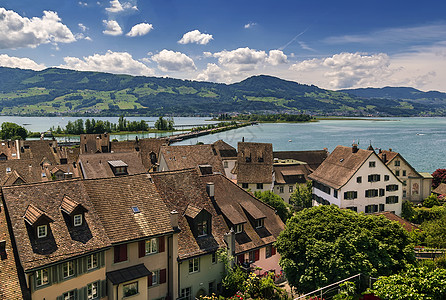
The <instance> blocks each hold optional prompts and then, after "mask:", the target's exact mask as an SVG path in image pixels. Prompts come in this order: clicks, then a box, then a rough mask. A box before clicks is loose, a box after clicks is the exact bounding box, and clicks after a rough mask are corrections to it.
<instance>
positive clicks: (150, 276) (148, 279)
mask: <svg viewBox="0 0 446 300" xmlns="http://www.w3.org/2000/svg"><path fill="white" fill-rule="evenodd" d="M147 286H152V273H150V274H149V276H147Z"/></svg>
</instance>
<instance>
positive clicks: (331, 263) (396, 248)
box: [276, 205, 415, 293]
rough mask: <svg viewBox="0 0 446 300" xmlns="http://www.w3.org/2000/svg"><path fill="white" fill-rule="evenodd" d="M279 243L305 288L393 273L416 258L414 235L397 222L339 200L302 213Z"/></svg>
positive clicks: (292, 275)
mask: <svg viewBox="0 0 446 300" xmlns="http://www.w3.org/2000/svg"><path fill="white" fill-rule="evenodd" d="M276 247H277V250H278V252H279V253H280V255H281V259H280V265H281V266H282V268H283V269H284V271H285V273H286V274H287V278H288V281H289V282H290V284H291V285H293V286H294V287H295V288H296V289H297V291H298V292H299V293H306V292H310V291H313V290H316V289H318V288H320V287H323V286H326V285H328V284H330V283H333V282H336V281H339V280H341V279H344V278H347V277H349V276H352V275H355V274H358V273H362V274H368V275H371V276H379V275H390V274H393V273H395V272H398V271H400V270H404V269H405V268H406V267H407V266H408V265H409V264H410V263H413V262H414V260H415V258H414V253H413V248H411V245H410V238H409V235H408V233H407V232H406V231H405V230H404V229H403V228H402V227H401V225H399V224H398V223H397V222H392V221H389V220H388V219H386V218H385V217H384V216H375V215H364V214H358V213H356V212H353V211H350V210H341V209H339V208H338V207H337V206H334V205H323V206H317V207H312V208H306V209H304V210H302V211H300V212H298V213H296V214H295V215H294V216H293V217H292V218H291V219H289V220H288V222H287V226H286V228H285V230H284V231H282V232H281V234H280V235H279V238H278V240H277V242H276Z"/></svg>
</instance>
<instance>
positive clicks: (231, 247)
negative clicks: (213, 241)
mask: <svg viewBox="0 0 446 300" xmlns="http://www.w3.org/2000/svg"><path fill="white" fill-rule="evenodd" d="M224 240H225V242H226V244H227V245H228V252H229V253H228V254H229V255H230V256H233V255H234V254H235V232H234V230H233V229H232V228H231V230H230V231H229V232H228V233H225V235H224ZM233 264H234V261H233V260H232V261H231V266H233Z"/></svg>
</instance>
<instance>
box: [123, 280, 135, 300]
mask: <svg viewBox="0 0 446 300" xmlns="http://www.w3.org/2000/svg"><path fill="white" fill-rule="evenodd" d="M136 294H138V281H135V282H132V283H128V284H124V286H123V287H122V296H123V297H130V296H133V295H136Z"/></svg>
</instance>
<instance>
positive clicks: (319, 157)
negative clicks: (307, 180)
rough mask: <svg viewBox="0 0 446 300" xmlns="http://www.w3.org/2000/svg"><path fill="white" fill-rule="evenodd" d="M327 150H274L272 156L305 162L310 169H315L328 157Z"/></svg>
mask: <svg viewBox="0 0 446 300" xmlns="http://www.w3.org/2000/svg"><path fill="white" fill-rule="evenodd" d="M328 154H329V153H328V151H327V150H309V151H274V153H273V156H274V158H279V159H295V160H299V161H304V162H306V163H307V164H308V165H309V166H310V168H311V169H313V170H316V169H317V168H318V167H319V166H320V164H321V163H322V162H323V161H324V160H325V159H326V158H327V157H328Z"/></svg>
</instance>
